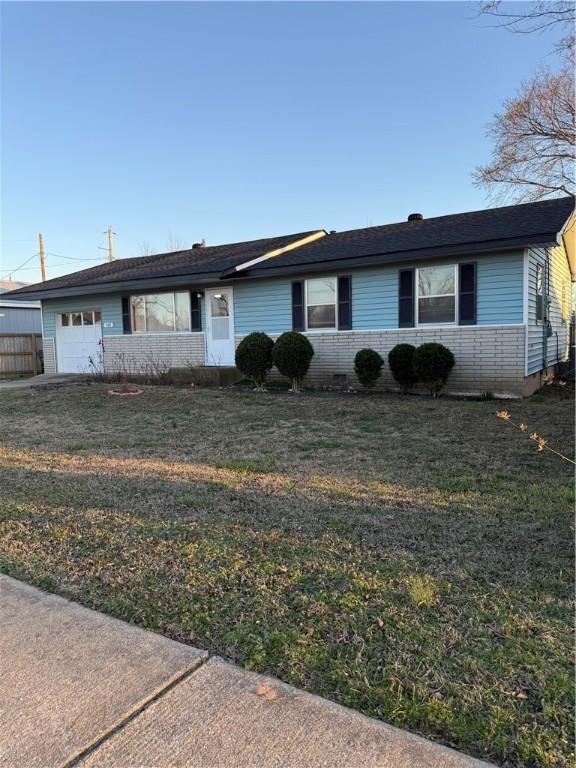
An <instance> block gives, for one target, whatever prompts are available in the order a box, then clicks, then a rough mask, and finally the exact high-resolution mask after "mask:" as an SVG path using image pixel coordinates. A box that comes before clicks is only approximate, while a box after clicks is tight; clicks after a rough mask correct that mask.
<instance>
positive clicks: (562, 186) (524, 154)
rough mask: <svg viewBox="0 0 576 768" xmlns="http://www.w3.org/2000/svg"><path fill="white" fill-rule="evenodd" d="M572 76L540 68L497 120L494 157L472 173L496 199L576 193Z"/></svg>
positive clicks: (493, 128) (492, 133)
mask: <svg viewBox="0 0 576 768" xmlns="http://www.w3.org/2000/svg"><path fill="white" fill-rule="evenodd" d="M574 112H575V110H574V80H573V77H572V73H571V71H570V70H568V69H565V70H562V71H561V72H560V73H558V74H551V73H549V72H541V73H540V74H538V75H537V76H536V77H535V78H534V79H533V80H531V81H530V82H527V83H524V84H523V85H522V86H521V88H520V90H519V92H518V93H517V95H516V96H515V97H514V98H512V99H508V101H506V102H505V104H504V111H503V112H502V113H500V114H498V115H496V117H495V118H494V121H493V123H492V125H491V126H490V128H489V132H488V135H489V136H490V137H491V138H492V139H493V141H494V149H493V153H492V160H491V162H490V163H489V164H488V165H484V166H480V167H479V168H477V169H476V171H475V173H474V181H475V183H476V184H478V185H480V186H483V187H488V188H489V189H490V190H491V191H492V193H493V195H494V196H495V197H496V198H497V199H500V200H502V199H508V198H512V199H514V200H516V201H518V202H529V201H531V200H541V199H542V198H544V197H548V196H550V195H558V194H574V190H575V186H574V170H575V167H574V164H575V146H576V141H575V123H574Z"/></svg>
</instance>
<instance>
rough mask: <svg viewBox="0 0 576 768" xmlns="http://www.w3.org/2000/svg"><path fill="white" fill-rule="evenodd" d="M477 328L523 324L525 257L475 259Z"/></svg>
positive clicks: (519, 254) (513, 254) (518, 255)
mask: <svg viewBox="0 0 576 768" xmlns="http://www.w3.org/2000/svg"><path fill="white" fill-rule="evenodd" d="M476 263H477V265H478V273H477V298H476V302H477V304H476V312H477V323H478V325H519V324H521V323H523V322H524V319H523V315H524V294H523V280H524V254H523V252H522V251H518V252H515V253H510V254H506V255H503V256H484V257H482V258H478V259H476Z"/></svg>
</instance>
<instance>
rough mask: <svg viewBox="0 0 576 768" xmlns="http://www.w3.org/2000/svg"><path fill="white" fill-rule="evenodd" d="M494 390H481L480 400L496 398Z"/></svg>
mask: <svg viewBox="0 0 576 768" xmlns="http://www.w3.org/2000/svg"><path fill="white" fill-rule="evenodd" d="M495 399H496V398H495V397H494V392H481V393H480V400H495Z"/></svg>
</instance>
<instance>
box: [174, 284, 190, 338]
mask: <svg viewBox="0 0 576 768" xmlns="http://www.w3.org/2000/svg"><path fill="white" fill-rule="evenodd" d="M174 306H175V309H176V330H177V331H189V330H190V294H189V293H175V294H174Z"/></svg>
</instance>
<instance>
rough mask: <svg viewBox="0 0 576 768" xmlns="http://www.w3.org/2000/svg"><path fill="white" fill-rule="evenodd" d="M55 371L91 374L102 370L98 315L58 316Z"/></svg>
mask: <svg viewBox="0 0 576 768" xmlns="http://www.w3.org/2000/svg"><path fill="white" fill-rule="evenodd" d="M56 325H57V333H58V335H57V339H56V345H57V349H58V370H59V371H60V372H61V373H90V372H91V371H92V372H93V371H99V370H101V368H102V321H101V316H100V312H94V311H92V310H89V311H86V312H63V313H62V314H60V315H58V316H57V323H56Z"/></svg>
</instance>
